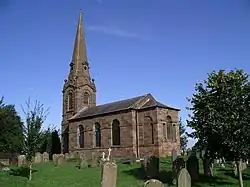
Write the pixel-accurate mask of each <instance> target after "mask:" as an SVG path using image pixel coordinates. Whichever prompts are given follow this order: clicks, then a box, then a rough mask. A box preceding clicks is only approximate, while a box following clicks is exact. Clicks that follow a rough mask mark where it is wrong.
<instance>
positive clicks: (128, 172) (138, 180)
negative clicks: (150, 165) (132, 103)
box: [0, 159, 250, 187]
mask: <svg viewBox="0 0 250 187" xmlns="http://www.w3.org/2000/svg"><path fill="white" fill-rule="evenodd" d="M76 165H77V164H76V163H75V162H69V163H66V164H64V165H63V166H60V167H58V168H56V167H54V165H53V164H52V163H47V164H40V165H37V166H35V171H34V173H33V179H32V181H28V180H27V174H28V170H25V169H22V170H20V169H17V168H12V171H10V172H9V173H8V172H0V186H3V187H27V186H28V187H44V186H46V187H58V186H60V187H82V186H86V187H99V186H100V168H87V169H78V168H77V167H76ZM139 166H140V165H139V164H135V165H126V164H119V163H118V181H117V187H137V186H138V187H142V186H143V183H144V181H145V179H143V177H142V175H141V174H140V170H139ZM161 170H162V171H161V173H160V179H161V181H162V182H163V183H164V184H165V186H171V185H169V183H170V182H171V172H170V171H171V162H170V159H162V160H161ZM201 170H202V168H201ZM200 173H202V171H201V172H200ZM214 176H215V177H214V178H213V179H211V180H210V182H209V181H208V179H207V178H205V177H202V175H201V176H200V182H198V183H196V184H193V187H208V186H216V187H217V186H219V187H235V186H238V181H237V179H235V178H234V177H232V172H231V168H230V167H229V166H228V167H227V168H219V167H215V170H214ZM244 184H245V187H250V169H246V170H245V171H244ZM171 187H172V186H171Z"/></svg>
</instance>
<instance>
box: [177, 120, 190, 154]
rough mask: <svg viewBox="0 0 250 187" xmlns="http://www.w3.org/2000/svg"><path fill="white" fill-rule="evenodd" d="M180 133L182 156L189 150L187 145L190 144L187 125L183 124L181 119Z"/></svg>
mask: <svg viewBox="0 0 250 187" xmlns="http://www.w3.org/2000/svg"><path fill="white" fill-rule="evenodd" d="M179 124H180V125H179V133H180V148H181V152H182V154H184V153H185V151H186V149H187V143H188V139H187V138H188V137H187V135H186V128H185V125H184V124H183V122H182V120H181V118H180V121H179Z"/></svg>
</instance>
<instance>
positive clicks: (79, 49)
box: [72, 9, 87, 71]
mask: <svg viewBox="0 0 250 187" xmlns="http://www.w3.org/2000/svg"><path fill="white" fill-rule="evenodd" d="M82 22H83V19H82V10H81V9H80V14H79V19H78V24H77V31H76V38H75V45H74V50H73V56H72V65H74V66H75V67H74V69H75V71H78V70H79V69H78V68H80V64H81V63H86V64H87V53H86V44H85V38H84V30H83V24H82Z"/></svg>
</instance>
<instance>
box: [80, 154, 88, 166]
mask: <svg viewBox="0 0 250 187" xmlns="http://www.w3.org/2000/svg"><path fill="white" fill-rule="evenodd" d="M87 167H88V158H87V156H86V154H85V153H80V168H87Z"/></svg>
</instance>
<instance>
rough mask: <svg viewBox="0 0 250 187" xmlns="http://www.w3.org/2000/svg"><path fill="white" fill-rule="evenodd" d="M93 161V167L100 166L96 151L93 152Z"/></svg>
mask: <svg viewBox="0 0 250 187" xmlns="http://www.w3.org/2000/svg"><path fill="white" fill-rule="evenodd" d="M91 156H92V161H91V167H97V166H98V158H97V155H96V153H95V152H92V155H91Z"/></svg>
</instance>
